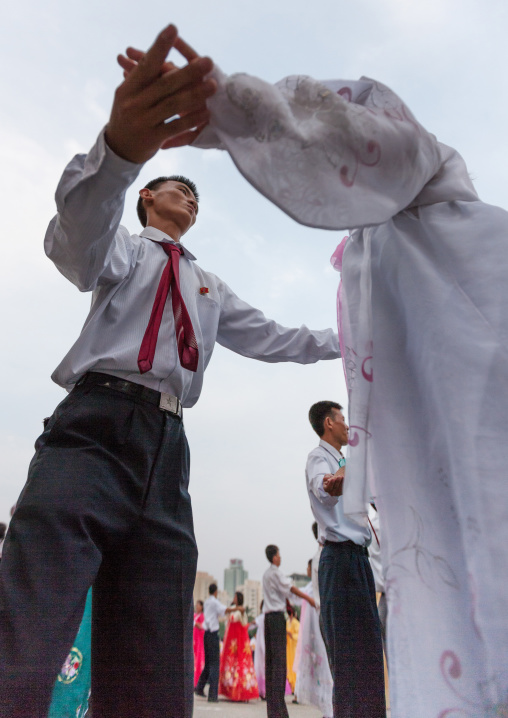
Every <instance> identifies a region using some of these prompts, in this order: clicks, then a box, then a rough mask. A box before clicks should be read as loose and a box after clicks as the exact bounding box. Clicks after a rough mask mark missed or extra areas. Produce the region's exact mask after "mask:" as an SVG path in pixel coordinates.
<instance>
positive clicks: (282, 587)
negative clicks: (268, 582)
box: [275, 571, 293, 598]
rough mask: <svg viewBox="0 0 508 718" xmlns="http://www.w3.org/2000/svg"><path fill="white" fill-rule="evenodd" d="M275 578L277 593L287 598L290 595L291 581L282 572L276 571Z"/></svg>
mask: <svg viewBox="0 0 508 718" xmlns="http://www.w3.org/2000/svg"><path fill="white" fill-rule="evenodd" d="M275 577H276V578H275V580H276V582H277V584H278V586H279V591H280V592H281V594H282V595H283V596H286V598H289V597H290V595H291V588H292V587H293V581H292V580H291V579H290V578H289V576H286V575H285V574H283V573H282V571H277V573H276V574H275Z"/></svg>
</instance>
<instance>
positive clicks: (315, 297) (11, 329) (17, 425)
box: [0, 0, 508, 586]
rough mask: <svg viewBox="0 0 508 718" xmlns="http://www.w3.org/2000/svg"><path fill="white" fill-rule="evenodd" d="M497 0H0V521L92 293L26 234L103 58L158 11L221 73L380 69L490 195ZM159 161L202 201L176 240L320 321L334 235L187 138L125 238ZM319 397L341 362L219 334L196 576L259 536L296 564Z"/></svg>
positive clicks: (501, 21) (42, 220)
mask: <svg viewBox="0 0 508 718" xmlns="http://www.w3.org/2000/svg"><path fill="white" fill-rule="evenodd" d="M172 5H173V6H172ZM507 7H508V6H507V4H506V0H460V1H459V0H426V2H414V1H413V0H356V2H344V1H342V2H340V0H314V2H312V3H311V2H306V1H305V2H304V1H303V0H279V1H278V2H277V3H274V2H273V0H269V1H268V0H256V2H252V3H248V2H238V1H236V2H233V1H232V0H219V2H216V3H212V2H210V0H195V1H194V2H187V3H175V4H172V3H168V2H162V0H151V2H150V3H139V2H134V1H133V0H121V1H120V0H107V1H106V2H104V0H102V1H99V0H86V2H85V1H84V0H81V1H78V0H46V2H44V3H41V2H39V1H36V0H27V1H26V2H17V3H9V4H7V3H4V4H3V7H2V9H1V15H0V17H1V22H0V39H1V47H2V51H3V63H2V64H3V68H2V73H1V75H0V91H1V97H2V103H1V107H0V153H1V156H0V160H1V167H2V173H1V175H0V184H1V197H2V200H3V201H2V206H3V212H2V216H3V233H4V251H3V261H2V263H1V265H0V273H1V281H0V294H1V298H0V312H1V316H0V323H1V328H2V335H3V342H2V344H3V351H2V352H1V358H0V362H1V368H0V376H1V377H2V386H1V408H2V411H1V418H0V457H1V462H2V469H1V475H0V476H1V481H0V521H1V520H6V519H7V517H8V514H9V508H10V506H11V505H12V504H13V503H14V502H15V501H16V498H17V496H18V494H19V492H20V490H21V488H22V486H23V484H24V481H25V477H26V470H27V466H28V463H29V461H30V458H31V455H32V447H33V443H34V440H35V438H36V437H37V436H38V434H39V433H40V430H41V427H42V424H41V421H42V419H43V417H45V416H48V415H50V414H51V413H52V411H53V409H54V407H55V405H56V404H57V403H58V402H59V401H60V400H61V399H62V398H63V395H64V393H63V391H62V390H61V389H60V388H59V387H57V386H56V385H55V384H53V383H52V382H51V379H50V374H51V372H52V371H53V369H54V368H55V366H56V365H57V364H58V363H59V361H60V360H61V358H62V356H63V355H64V354H65V353H66V351H67V350H68V348H69V347H70V345H71V344H72V342H73V341H74V340H75V338H76V337H77V335H78V333H79V331H80V328H81V325H82V323H83V321H84V319H85V317H86V314H87V311H88V306H89V302H90V297H89V296H88V295H81V294H80V293H79V292H78V291H77V289H75V288H74V287H73V286H72V285H71V284H69V283H68V282H67V281H66V280H65V279H64V278H63V277H62V276H61V275H60V274H59V273H58V272H57V270H56V269H55V268H54V267H53V265H52V264H51V263H50V262H49V260H47V259H46V257H45V255H44V253H43V249H42V239H43V236H44V232H45V228H46V226H47V223H48V222H49V220H50V219H51V216H52V215H53V214H54V199H53V195H54V190H55V188H56V184H57V182H58V179H59V176H60V174H61V172H62V170H63V168H64V166H65V164H66V163H67V162H68V161H69V160H70V159H71V157H72V156H73V154H75V153H76V152H86V151H87V150H88V149H89V148H90V146H91V145H92V143H93V142H94V140H95V137H96V135H97V133H98V132H99V130H100V129H101V127H102V126H103V125H104V124H105V122H106V121H107V117H108V113H109V108H110V105H111V100H112V93H113V91H114V88H115V87H116V85H117V84H118V83H119V82H120V81H121V73H120V70H119V68H118V67H117V65H116V62H115V57H116V55H117V54H118V52H121V51H123V50H124V48H125V47H126V46H127V45H128V44H132V45H135V46H138V47H142V48H146V47H147V46H148V45H149V44H150V43H151V42H152V40H153V38H154V37H155V35H156V33H157V32H158V31H159V30H160V29H161V28H162V27H163V26H164V25H165V24H167V23H168V22H170V21H173V22H175V23H176V24H177V25H178V27H179V29H180V32H181V34H182V35H183V36H184V37H185V38H186V39H187V40H188V41H189V42H190V43H191V44H193V45H194V46H195V47H196V49H198V50H199V51H200V52H201V53H202V54H208V55H210V56H211V57H212V58H213V59H214V60H215V61H216V63H217V64H218V65H219V66H220V67H221V68H222V69H223V70H224V71H225V72H227V73H232V72H242V71H244V72H249V73H251V74H255V75H258V76H260V77H263V78H264V79H267V80H270V81H277V80H279V79H281V78H282V77H284V76H286V75H289V74H307V75H311V76H313V77H316V78H318V79H329V78H342V79H357V78H358V77H360V76H361V75H367V76H370V77H373V78H375V79H378V80H380V81H382V82H383V83H385V84H387V85H389V86H390V87H391V88H392V89H393V90H394V91H395V92H397V93H398V94H399V95H400V96H401V97H402V98H403V99H404V101H405V102H406V103H407V104H408V106H409V107H410V108H411V110H412V111H413V112H414V114H415V115H416V116H417V118H418V119H419V120H420V122H422V124H424V125H425V127H426V128H427V129H429V130H430V131H432V132H433V133H434V134H436V135H437V137H438V138H439V139H440V140H441V141H443V142H445V143H447V144H450V145H452V146H454V147H456V148H457V149H458V150H459V152H461V154H462V155H463V156H464V158H465V160H466V162H467V164H468V167H469V171H470V173H471V175H472V177H473V179H474V181H475V184H476V187H477V190H478V192H479V194H480V196H481V198H482V199H483V200H484V201H486V202H489V203H492V204H498V205H501V206H503V207H505V208H506V207H507V205H508V201H507V191H506V187H507V179H508V173H507V169H506V161H507V159H508V157H507V140H506V135H507V130H506V124H507V123H506V110H507V105H508V100H507V88H506V80H505V73H506V67H507V66H508V49H507V47H508V42H507V38H508V22H507V15H508V11H507ZM172 172H180V173H183V174H186V175H188V176H190V177H191V178H192V179H194V181H195V182H196V184H197V185H198V188H199V191H200V194H201V198H202V199H201V203H200V212H199V220H198V222H197V224H196V226H195V227H194V228H193V229H192V231H191V232H190V233H189V234H188V235H187V237H186V239H185V243H186V245H187V246H188V247H189V249H190V250H191V251H192V252H193V253H194V254H195V255H196V256H197V258H198V262H199V264H200V265H201V266H202V267H203V268H204V269H207V270H210V271H212V272H214V273H216V274H218V275H219V276H221V277H222V278H223V279H224V280H225V281H226V282H227V283H228V284H229V285H230V286H231V287H232V289H233V290H234V291H235V292H236V293H237V294H239V295H240V296H241V297H242V298H243V299H245V300H247V301H248V302H250V303H251V304H253V305H254V306H257V307H259V308H261V309H262V310H263V311H264V312H265V314H266V315H267V316H269V317H271V318H274V319H276V320H277V321H279V322H280V323H282V324H285V325H287V326H299V325H300V324H302V323H305V324H307V325H308V326H310V327H313V328H316V329H319V328H323V327H327V326H335V325H336V313H335V295H336V290H337V284H338V275H337V274H336V273H335V272H334V271H333V270H332V268H331V266H330V263H329V258H330V255H331V254H332V252H333V250H334V249H335V247H336V245H337V244H338V242H339V241H340V240H341V239H342V236H343V234H344V233H339V234H337V233H333V232H325V231H319V230H312V229H308V228H304V227H301V226H299V225H297V224H296V223H294V222H293V221H292V220H290V219H289V218H288V217H286V216H285V215H284V214H283V213H282V212H280V211H279V210H278V209H277V208H275V207H274V206H272V205H271V204H270V203H269V202H268V201H267V200H265V199H264V198H263V197H261V196H260V195H258V194H257V193H256V192H255V190H254V189H253V188H252V187H250V185H248V183H247V182H246V181H245V180H244V179H243V178H242V177H241V176H240V175H239V174H238V172H237V171H236V170H235V168H234V166H233V165H232V162H231V160H230V159H229V157H228V156H227V155H226V154H223V153H220V152H217V151H208V152H206V151H201V150H196V149H194V148H185V149H181V150H173V151H170V152H166V153H159V155H158V156H157V157H156V158H155V159H153V160H152V161H151V162H150V163H149V164H148V165H147V166H146V167H145V168H144V169H143V171H142V173H141V176H140V178H139V180H138V181H137V182H136V185H135V187H133V188H131V190H130V191H129V194H128V195H127V203H126V209H125V215H124V219H123V224H125V225H126V226H127V227H128V228H129V229H130V230H131V232H137V231H139V224H138V221H137V218H136V215H135V211H134V205H135V200H136V193H137V188H139V187H141V186H143V183H144V182H145V181H147V180H148V179H150V178H152V177H156V176H157V175H159V174H162V173H164V174H170V173H172ZM480 239H481V238H480ZM479 251H481V247H479ZM321 399H333V400H336V401H339V402H341V403H345V402H346V394H345V386H344V380H343V373H342V366H341V363H340V362H339V361H333V362H321V363H320V364H317V365H312V366H299V365H289V364H278V365H273V364H263V363H261V362H255V361H252V360H247V359H244V358H242V357H239V356H236V355H234V354H232V353H231V352H228V351H226V350H223V349H222V348H221V347H217V349H216V352H215V354H214V357H213V359H212V361H211V364H210V367H209V369H208V370H207V376H206V378H205V386H204V391H203V394H202V398H201V399H200V401H199V403H198V404H197V405H196V406H195V407H194V408H193V409H191V410H188V411H186V413H185V423H186V428H187V433H188V437H189V441H190V445H191V456H192V459H191V495H192V498H193V504H194V516H195V525H196V535H197V540H198V545H199V549H200V558H199V569H200V570H204V571H208V572H210V573H212V574H213V575H215V576H216V577H217V578H218V579H219V581H220V584H221V586H222V581H223V570H224V568H225V567H226V566H227V564H228V561H229V559H230V558H232V557H240V558H243V560H244V565H245V568H246V569H247V570H248V571H249V575H250V577H251V578H260V577H261V575H262V572H263V571H264V569H265V565H266V560H265V559H264V547H265V546H266V544H267V543H277V544H278V545H279V546H280V549H281V555H282V561H283V563H282V567H283V568H284V569H285V570H286V571H287V572H288V573H291V572H293V571H299V572H303V571H304V570H305V567H306V563H307V560H308V558H310V557H311V556H312V554H313V553H314V550H315V546H314V540H313V537H312V535H311V530H310V527H311V523H312V515H311V513H310V509H309V507H308V501H307V496H306V490H305V479H304V467H305V460H306V456H307V453H308V452H309V451H310V450H311V449H312V448H313V447H314V446H315V444H316V442H317V437H316V436H315V435H314V434H313V432H312V430H311V428H310V426H309V425H308V421H307V411H308V408H309V406H310V405H311V404H312V403H313V402H314V401H318V400H321ZM388 470H389V469H388Z"/></svg>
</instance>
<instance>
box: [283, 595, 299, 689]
mask: <svg viewBox="0 0 508 718" xmlns="http://www.w3.org/2000/svg"><path fill="white" fill-rule="evenodd" d="M286 611H287V614H288V619H287V621H286V661H287V678H288V681H289V685H290V686H291V692H292V693H294V692H295V684H296V673H295V672H294V670H293V663H294V662H295V653H296V644H297V642H298V633H299V631H300V621H299V620H298V619H297V617H296V613H295V609H294V608H293V606H292V605H291V604H290V603H289V601H288V602H287V604H286Z"/></svg>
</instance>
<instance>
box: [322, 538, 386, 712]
mask: <svg viewBox="0 0 508 718" xmlns="http://www.w3.org/2000/svg"><path fill="white" fill-rule="evenodd" d="M319 595H320V598H321V618H322V621H323V629H324V633H325V638H326V644H327V648H328V656H329V660H330V662H331V665H330V668H331V672H332V676H333V682H334V683H333V715H334V718H385V717H386V703H385V688H384V668H383V646H382V642H381V628H380V625H379V616H378V612H377V606H376V592H375V588H374V578H373V576H372V569H371V567H370V564H369V559H368V556H367V553H366V551H365V549H363V548H362V547H360V546H357V545H356V544H353V543H352V542H351V541H346V542H344V543H336V544H332V545H329V544H326V545H325V546H324V548H323V551H322V552H321V558H320V561H319Z"/></svg>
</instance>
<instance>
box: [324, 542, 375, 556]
mask: <svg viewBox="0 0 508 718" xmlns="http://www.w3.org/2000/svg"><path fill="white" fill-rule="evenodd" d="M325 546H333V548H338V549H346V548H347V549H349V550H351V549H352V550H353V551H354V552H355V553H362V554H364V555H365V556H368V555H369V551H368V549H367V546H359V545H358V544H357V543H355V542H354V541H349V540H348V541H328V539H326V541H325Z"/></svg>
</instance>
